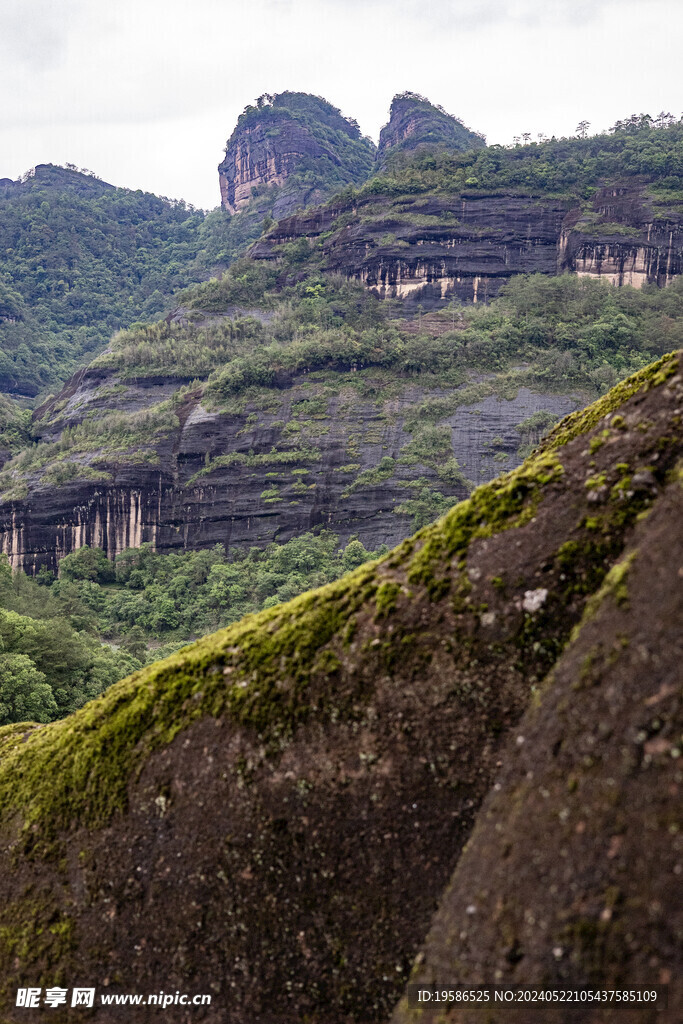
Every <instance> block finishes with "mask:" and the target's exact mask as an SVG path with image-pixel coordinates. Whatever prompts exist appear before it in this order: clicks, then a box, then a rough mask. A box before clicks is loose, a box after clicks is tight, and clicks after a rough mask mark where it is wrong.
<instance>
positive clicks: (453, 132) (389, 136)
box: [377, 92, 486, 165]
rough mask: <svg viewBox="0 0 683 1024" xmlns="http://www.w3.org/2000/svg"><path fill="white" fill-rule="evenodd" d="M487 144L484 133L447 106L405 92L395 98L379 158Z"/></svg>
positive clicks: (464, 149) (384, 158)
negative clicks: (453, 113) (456, 115)
mask: <svg viewBox="0 0 683 1024" xmlns="http://www.w3.org/2000/svg"><path fill="white" fill-rule="evenodd" d="M485 144H486V140H485V139H484V136H483V135H479V134H478V133H477V132H473V131H470V129H469V128H466V127H465V125H464V124H463V123H462V121H460V120H458V118H456V117H452V116H451V115H450V114H447V113H446V111H445V110H444V109H443V107H437V106H435V105H434V104H433V103H430V102H429V100H428V99H426V98H425V97H424V96H420V95H419V94H418V93H416V92H404V93H400V94H399V95H396V96H394V98H393V100H392V101H391V107H390V110H389V122H388V124H385V125H384V127H383V128H382V131H381V132H380V136H379V146H378V148H377V159H378V161H379V163H380V165H384V164H386V162H387V158H388V157H389V156H391V157H392V158H395V157H396V155H397V154H398V153H408V152H411V151H413V150H416V149H419V148H420V147H422V148H429V149H430V150H433V149H434V148H436V147H443V148H444V149H449V150H463V151H468V150H472V149H481V148H482V146H484V145H485Z"/></svg>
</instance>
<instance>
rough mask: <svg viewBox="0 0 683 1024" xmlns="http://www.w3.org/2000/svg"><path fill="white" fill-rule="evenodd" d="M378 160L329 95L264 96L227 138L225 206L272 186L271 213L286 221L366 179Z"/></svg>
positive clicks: (222, 176) (238, 205) (222, 173)
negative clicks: (291, 215)
mask: <svg viewBox="0 0 683 1024" xmlns="http://www.w3.org/2000/svg"><path fill="white" fill-rule="evenodd" d="M374 159H375V146H374V144H373V143H372V142H371V141H370V140H369V139H367V138H364V137H363V136H361V133H360V129H359V127H358V125H357V123H356V122H355V121H352V120H349V119H348V118H346V117H343V116H342V114H341V113H340V111H339V110H337V108H336V107H333V106H332V104H331V103H328V102H327V100H324V99H322V97H320V96H311V95H310V94H309V93H305V92H281V93H278V94H277V95H275V96H270V95H264V96H261V97H260V98H259V100H258V102H257V105H256V106H248V107H246V108H245V109H244V111H243V112H242V114H241V115H240V117H239V118H238V120H237V125H236V126H235V130H234V131H233V133H232V135H231V136H230V138H229V139H228V142H227V145H226V149H225V160H223V162H222V163H221V164H220V165H219V168H218V173H219V181H220V190H221V201H222V205H223V209H225V210H227V211H228V212H229V213H236V212H237V211H238V210H242V209H244V208H245V206H247V204H248V203H249V200H250V199H251V197H252V194H254V193H257V194H260V195H263V190H264V188H267V189H268V190H269V191H268V204H269V212H270V213H271V214H272V216H273V217H275V218H280V217H283V216H286V215H287V214H288V213H291V212H293V211H294V210H295V209H297V208H299V207H302V206H307V205H308V204H309V203H319V202H320V201H321V200H322V199H323V198H325V197H327V196H329V195H331V194H332V193H333V192H335V191H338V190H339V189H340V188H342V187H343V186H344V185H347V184H350V183H352V184H359V183H360V182H363V181H365V179H366V178H367V177H368V176H369V174H370V172H371V170H372V167H373V164H374ZM274 187H276V189H277V191H276V192H273V191H272V189H273V188H274Z"/></svg>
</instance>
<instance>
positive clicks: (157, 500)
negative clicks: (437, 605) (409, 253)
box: [0, 254, 683, 572]
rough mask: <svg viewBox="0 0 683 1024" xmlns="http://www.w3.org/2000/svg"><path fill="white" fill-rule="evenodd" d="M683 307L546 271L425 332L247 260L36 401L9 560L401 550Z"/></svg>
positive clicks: (14, 476) (676, 333)
mask: <svg viewBox="0 0 683 1024" xmlns="http://www.w3.org/2000/svg"><path fill="white" fill-rule="evenodd" d="M302 278H303V280H302ZM682 300H683V292H681V289H680V288H679V287H678V286H677V285H676V286H674V287H672V288H671V289H669V290H667V291H662V292H660V291H657V290H655V291H653V292H652V293H650V292H643V293H642V294H640V295H637V294H636V293H627V292H623V293H619V296H618V297H616V298H615V293H614V292H613V290H612V289H611V288H608V287H607V286H600V285H598V284H596V283H594V282H591V281H589V282H585V283H582V282H580V281H578V280H577V279H575V278H574V279H572V278H568V277H567V278H562V279H557V280H555V281H553V280H548V281H547V282H546V281H544V280H543V279H539V280H534V279H529V280H525V281H523V282H520V283H519V287H517V288H516V290H514V289H511V290H510V293H509V295H508V296H506V298H505V299H504V300H503V299H501V300H500V301H499V302H498V303H497V304H494V305H493V306H492V307H490V309H489V310H487V309H481V310H474V309H473V310H471V311H468V312H467V313H466V314H463V316H462V318H460V319H458V318H456V317H455V316H454V315H453V316H452V315H451V313H447V314H446V315H445V316H441V317H432V318H431V319H428V318H425V320H424V323H421V322H420V321H416V322H405V321H402V320H392V319H391V318H390V314H391V313H392V307H391V305H390V304H382V303H380V302H378V301H377V299H376V298H374V297H373V296H372V295H369V294H368V293H367V292H366V291H365V290H364V289H363V288H362V287H360V286H359V285H350V284H347V283H345V282H344V281H340V280H339V279H335V278H323V277H320V276H318V275H315V274H314V273H313V272H312V270H310V269H309V270H307V269H306V264H302V263H301V262H300V260H299V258H298V256H297V255H296V254H294V256H292V258H291V260H290V262H286V261H285V260H284V259H283V261H282V262H281V264H280V265H279V266H278V268H277V269H275V268H272V267H269V266H265V265H263V264H255V263H253V262H249V261H244V262H241V263H239V264H236V265H235V266H234V268H232V269H231V271H230V272H229V273H228V274H226V275H225V277H224V278H223V280H222V281H220V282H218V281H214V282H210V283H208V284H207V285H205V286H203V287H201V288H199V289H197V290H195V291H192V292H190V293H188V294H187V295H186V297H185V303H186V304H185V305H184V306H183V307H181V308H180V309H179V310H177V312H176V314H174V316H173V317H171V318H170V319H169V320H168V321H164V322H162V323H160V324H157V325H154V326H149V327H144V328H137V329H135V330H133V331H131V332H128V333H124V334H122V335H120V336H119V337H118V338H117V339H115V342H114V343H113V345H112V348H111V351H109V352H108V353H107V354H105V355H103V356H102V357H101V358H100V359H98V360H97V361H96V362H95V363H93V364H92V365H91V366H90V367H89V368H88V369H86V370H84V371H81V372H80V373H79V374H78V375H77V376H76V377H74V379H73V380H72V381H71V382H70V383H69V385H68V386H67V387H66V388H65V389H64V390H63V392H62V393H61V394H60V395H59V396H58V397H57V398H56V399H55V400H54V401H52V402H50V403H48V404H47V405H46V406H44V407H41V408H40V409H38V410H37V411H36V414H35V422H34V431H35V433H36V434H37V435H39V436H40V442H39V443H38V444H36V445H34V446H32V447H29V448H27V449H26V450H24V451H23V452H21V453H20V454H18V455H17V456H15V457H14V458H13V459H12V460H11V461H9V462H8V463H7V464H6V465H5V467H4V469H3V470H2V473H1V474H0V488H1V490H2V501H1V502H0V545H1V549H2V550H3V551H4V552H5V553H6V554H8V555H9V557H10V559H11V561H12V563H13V565H14V566H15V567H23V568H24V569H25V570H26V571H28V572H32V571H33V572H34V571H37V570H38V569H39V568H40V566H41V565H47V566H48V567H50V568H54V567H55V566H56V562H57V560H58V559H59V558H60V557H63V556H64V555H66V554H68V553H69V552H71V551H73V550H75V549H77V548H79V547H82V546H83V545H84V544H89V545H90V546H95V547H101V548H104V549H105V551H106V552H107V554H108V555H109V557H110V558H113V557H114V555H115V554H116V553H118V552H120V551H122V550H124V549H125V548H127V547H136V546H139V544H140V543H143V542H151V543H153V544H154V545H155V546H156V548H157V549H158V550H161V551H170V550H178V549H197V548H202V547H210V546H213V545H214V544H216V543H220V544H222V545H225V546H226V547H240V546H248V545H252V544H259V545H264V544H266V543H268V542H269V541H271V540H279V541H282V540H288V539H289V538H291V537H293V536H295V535H297V534H300V533H302V532H305V531H306V530H308V529H310V528H311V527H316V526H317V527H320V526H325V527H328V528H330V529H332V530H334V532H335V533H338V534H339V535H340V536H341V539H342V541H343V542H344V541H346V540H347V539H348V538H350V537H351V536H353V535H354V534H357V535H359V536H360V539H361V540H362V541H363V543H364V544H365V545H366V546H367V547H368V548H372V549H374V548H377V547H379V545H380V544H382V543H396V542H397V541H398V540H400V539H401V538H402V537H404V536H406V535H407V534H408V533H410V532H411V529H414V528H415V527H417V526H421V525H423V524H424V523H426V522H429V521H431V520H432V519H434V518H436V517H437V516H438V515H439V514H441V513H442V512H444V511H445V510H446V508H448V507H449V505H450V504H452V503H453V502H454V501H455V500H457V499H458V498H460V497H463V496H464V495H465V494H466V493H467V489H468V487H469V486H470V485H469V484H468V481H471V482H473V483H475V484H476V483H480V482H482V481H484V480H487V479H491V478H492V477H493V476H495V474H496V472H497V471H499V469H500V468H502V467H503V466H513V465H515V464H517V463H518V462H519V461H520V460H521V458H522V457H523V454H524V445H528V444H529V443H530V442H532V441H534V440H537V439H538V437H539V436H540V435H539V433H538V432H539V431H541V430H542V427H543V426H545V427H546V428H547V426H548V425H549V423H551V422H552V421H553V419H555V418H557V417H558V416H561V415H564V414H566V413H567V412H570V411H571V410H572V409H576V408H578V407H579V406H581V405H582V404H584V403H585V401H586V397H584V396H590V395H595V394H596V392H597V393H600V391H601V390H605V389H606V387H607V386H609V384H611V383H614V382H615V381H616V380H618V379H619V377H620V376H621V375H623V374H624V373H625V372H627V371H628V369H629V368H636V367H637V366H639V365H641V366H642V365H644V364H645V363H646V362H647V361H648V359H649V358H651V354H653V348H654V353H655V354H656V353H657V349H659V350H660V351H661V350H662V346H663V348H664V350H666V348H667V347H671V346H672V345H673V344H675V343H676V339H677V338H680V336H681V330H682V328H681V324H682V323H683V305H682ZM615 304H616V305H615ZM538 309H545V310H546V314H543V315H541V314H540V313H538V312H535V313H534V312H533V310H538ZM544 317H545V318H544ZM531 334H532V335H533V338H534V343H533V344H532V343H531V342H530V341H529V340H528V338H529V335H531ZM520 450H521V451H520Z"/></svg>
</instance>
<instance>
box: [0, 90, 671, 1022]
mask: <svg viewBox="0 0 683 1024" xmlns="http://www.w3.org/2000/svg"><path fill="white" fill-rule="evenodd" d="M217 185H218V187H217V196H218V195H220V199H221V206H220V207H219V208H217V209H216V210H214V211H211V212H208V213H207V212H205V211H201V210H195V209H193V208H192V207H188V206H187V205H186V204H183V203H173V202H170V201H168V200H165V199H161V198H159V197H157V196H152V195H149V194H146V193H142V192H131V191H128V190H124V189H118V188H116V187H114V186H112V185H109V184H108V183H106V182H103V181H101V180H100V179H98V178H96V177H94V176H93V175H92V174H90V173H87V172H82V171H79V170H78V169H77V168H75V167H72V166H68V167H57V166H53V165H41V166H39V167H36V168H35V169H34V170H33V172H31V173H29V174H27V175H25V176H24V177H23V178H22V179H20V180H18V181H10V180H9V179H1V180H0V243H1V246H0V387H1V388H2V394H0V549H1V551H2V559H1V561H0V832H1V833H2V839H3V841H2V844H0V894H1V897H0V1005H2V1011H1V1013H2V1014H4V1016H2V1019H3V1020H7V1021H8V1022H10V1021H15V1020H19V1019H24V1017H22V1012H23V1011H22V1009H16V1007H15V1006H14V1005H13V1002H12V1001H13V998H14V992H15V990H16V988H17V986H30V985H32V984H43V985H45V986H48V985H61V984H67V983H68V984H71V983H72V981H73V979H76V980H78V979H89V978H97V979H99V984H100V987H101V988H102V990H103V991H106V992H108V993H113V994H115V993H119V992H125V991H133V990H137V991H146V992H154V991H157V990H159V989H161V988H165V989H168V990H170V989H171V988H172V989H173V990H174V991H175V990H176V989H182V990H184V991H196V992H202V991H205V992H211V1004H210V1005H207V1006H203V1007H201V1008H193V1009H192V1012H191V1013H190V1011H188V1010H185V1009H181V1008H180V1007H178V1006H173V1007H170V1008H168V1009H166V1010H165V1016H164V1019H167V1020H169V1021H178V1022H185V1021H190V1020H192V1021H195V1020H196V1021H206V1022H209V1024H212V1022H219V1021H220V1022H221V1024H223V1022H234V1024H238V1022H239V1024H248V1022H254V1024H257V1022H258V1024H261V1022H266V1021H268V1022H270V1021H273V1020H277V1022H278V1024H286V1022H289V1021H292V1022H294V1021H308V1022H309V1024H337V1022H338V1024H371V1022H378V1024H379V1022H387V1024H388V1022H389V1021H393V1022H395V1024H399V1022H400V1024H408V1022H417V1021H420V1022H425V1024H426V1022H434V1024H436V1022H437V1021H438V1022H446V1021H448V1022H456V1021H458V1022H463V1024H465V1022H475V1021H476V1022H478V1021H489V1022H498V1021H501V1022H502V1021H505V1022H508V1021H510V1022H517V1021H519V1022H520V1024H526V1022H527V1021H530V1020H533V1021H534V1022H535V1021H539V1022H540V1024H546V1022H547V1024H555V1022H557V1024H560V1022H564V1021H570V1020H579V1019H580V1020H581V1022H582V1024H583V1022H584V1021H585V1022H591V1024H592V1022H595V1024H600V1022H607V1021H612V1020H613V1019H614V1020H621V1019H624V1020H629V1019H630V1020H634V1021H639V1022H641V1021H642V1022H645V1024H649V1022H652V1024H655V1022H657V1024H659V1022H664V1024H669V1022H670V1024H674V1022H675V1021H677V1020H678V1019H679V1017H680V1010H681V1004H682V999H681V991H680V970H679V968H680V950H681V940H682V939H683V922H682V921H681V913H680V910H681V900H680V875H681V871H682V870H683V869H682V864H683V861H682V860H681V855H682V852H683V851H682V850H681V844H680V835H681V833H680V821H679V813H678V812H679V811H680V787H681V781H682V780H681V770H680V755H681V751H682V746H681V743H682V737H683V721H682V720H681V709H682V707H683V704H682V699H681V698H682V694H681V689H680V687H681V671H680V665H681V663H682V656H683V650H682V649H681V643H682V641H681V637H682V636H683V632H682V631H681V611H682V608H681V578H682V576H683V538H682V535H681V530H680V522H681V496H682V493H683V492H682V491H681V484H682V480H683V477H682V467H683V462H682V453H681V439H682V437H683V430H682V429H681V423H682V420H681V417H682V416H683V368H682V366H681V355H680V350H681V349H682V348H683V277H682V276H681V267H682V260H683V229H682V227H681V225H682V223H683V122H682V121H677V120H676V119H675V118H673V117H672V116H671V115H668V114H665V113H662V114H660V115H658V117H657V118H651V117H649V116H646V115H638V116H635V115H634V116H633V117H631V118H629V119H626V120H624V121H621V122H617V124H615V125H614V126H613V128H612V129H611V130H610V132H608V133H605V134H603V135H596V136H587V135H586V133H585V132H584V133H583V136H582V137H577V138H571V139H550V140H545V141H539V142H538V143H531V142H527V143H526V144H523V145H522V144H516V145H513V146H511V147H502V146H487V145H486V141H485V139H484V138H483V136H481V135H479V134H478V133H477V132H476V131H473V130H471V129H469V128H468V127H467V126H465V125H464V124H463V123H462V122H461V121H460V120H458V119H457V118H455V117H452V116H451V115H449V114H448V113H447V112H446V111H444V110H443V109H442V108H440V107H437V106H434V105H433V104H432V103H430V102H429V101H428V100H426V99H425V98H424V97H422V96H419V95H417V94H414V93H404V94H401V95H400V96H397V97H395V98H394V100H393V102H392V105H391V110H390V115H389V121H388V123H387V125H386V126H385V128H384V129H383V130H382V133H381V135H380V139H379V145H378V146H376V145H375V143H374V142H373V141H372V140H370V139H368V138H366V137H364V136H362V134H361V132H360V129H359V128H358V125H357V124H356V122H354V121H353V120H350V119H348V118H345V117H343V116H342V115H341V113H340V112H339V111H338V110H337V109H336V108H335V107H333V106H332V105H331V104H329V103H328V102H327V101H325V100H323V99H321V98H320V97H315V96H310V95H308V94H305V93H295V92H285V93H281V94H278V95H268V94H264V95H263V96H261V97H259V100H258V101H257V102H256V103H255V104H254V105H253V106H249V107H247V108H246V109H245V111H244V112H243V114H242V115H241V117H240V118H239V120H238V122H237V125H236V127H235V129H234V132H233V133H232V135H231V137H230V138H229V139H228V142H227V145H226V150H225V158H224V159H223V160H222V161H221V164H220V166H219V168H218V183H217ZM455 982H457V983H458V984H460V985H463V986H466V987H473V986H477V985H493V984H497V985H505V986H514V985H528V986H538V987H541V988H543V987H546V988H549V989H561V988H567V989H569V988H577V989H581V988H590V989H595V990H600V989H641V990H645V989H647V990H650V989H659V990H660V992H661V993H664V992H665V997H664V996H662V997H661V998H660V1000H659V1004H658V1005H645V1004H641V1005H639V1006H638V1007H637V1008H632V1009H624V1008H621V1007H620V1008H615V1007H614V1006H610V1005H606V1004H604V1003H603V1002H600V1001H597V1002H595V1003H594V1004H591V1005H590V1006H586V1005H583V1006H582V1008H581V1010H580V1014H581V1016H580V1017H579V1016H576V1015H574V1016H572V1010H571V1009H567V1007H562V1006H560V1007H558V1006H552V1007H551V1006H548V1005H544V1006H543V1007H541V1008H536V1010H535V1011H534V1012H535V1015H534V1016H533V1018H532V1017H530V1016H529V1010H528V1008H527V1007H521V1008H520V1007H508V1006H506V1007H505V1009H504V1012H503V1010H497V1009H496V1008H495V1007H493V1008H492V1007H490V1006H489V1007H481V1006H480V1007H477V1006H474V1005H466V1004H463V1003H462V1002H458V1003H450V1004H448V1006H446V1007H441V1008H438V1007H435V1006H418V1005H417V1004H416V1003H415V1001H414V1000H413V999H412V998H409V997H410V993H411V992H412V991H413V988H412V986H414V985H415V984H419V985H422V986H430V985H431V986H440V985H446V986H447V987H451V986H452V985H453V984H454V983H455ZM409 983H410V986H411V987H407V986H408V985H409ZM664 998H666V1005H664V1002H663V1000H664ZM2 1000H4V1002H1V1001H2ZM273 1007H277V1010H276V1011H274V1010H273ZM155 1009H156V1008H151V1007H150V1008H148V1009H145V1008H143V1007H140V1008H138V1010H136V1017H135V1019H136V1020H139V1021H147V1020H152V1019H153V1018H154V1014H155ZM50 1013H51V1016H52V1017H53V1018H54V1019H55V1020H56V1021H71V1020H72V1019H76V1014H75V1013H72V1012H70V1011H69V1010H68V1009H67V1008H66V1007H64V1008H57V1009H55V1010H51V1011H50ZM92 1014H93V1019H95V1020H101V1021H103V1022H106V1021H109V1020H113V1019H114V1016H112V1015H111V1011H110V1010H109V1009H107V1008H105V1006H104V1005H100V1006H97V1005H96V1006H95V1008H94V1010H93V1011H92ZM80 1016H82V1014H81V1015H80ZM157 1019H158V1014H157Z"/></svg>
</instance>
